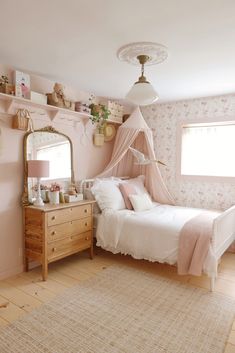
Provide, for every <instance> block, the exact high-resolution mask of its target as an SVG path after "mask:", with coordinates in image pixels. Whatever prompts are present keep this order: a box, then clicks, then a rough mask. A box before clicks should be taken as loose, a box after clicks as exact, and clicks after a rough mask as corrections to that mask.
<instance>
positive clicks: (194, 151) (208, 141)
mask: <svg viewBox="0 0 235 353" xmlns="http://www.w3.org/2000/svg"><path fill="white" fill-rule="evenodd" d="M181 133H182V135H181V136H182V141H181V175H195V176H215V177H235V122H218V123H203V124H187V125H183V126H182V131H181Z"/></svg>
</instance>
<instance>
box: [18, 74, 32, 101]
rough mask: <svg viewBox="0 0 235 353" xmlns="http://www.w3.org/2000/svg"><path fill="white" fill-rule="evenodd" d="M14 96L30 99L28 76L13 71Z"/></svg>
mask: <svg viewBox="0 0 235 353" xmlns="http://www.w3.org/2000/svg"><path fill="white" fill-rule="evenodd" d="M14 84H15V95H16V96H17V97H22V98H27V99H30V76H29V74H26V73H24V72H21V71H17V70H15V71H14Z"/></svg>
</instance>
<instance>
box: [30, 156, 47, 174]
mask: <svg viewBox="0 0 235 353" xmlns="http://www.w3.org/2000/svg"><path fill="white" fill-rule="evenodd" d="M28 177H29V178H47V177H49V161H41V160H31V161H28Z"/></svg>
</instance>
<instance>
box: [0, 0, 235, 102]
mask: <svg viewBox="0 0 235 353" xmlns="http://www.w3.org/2000/svg"><path fill="white" fill-rule="evenodd" d="M0 11H1V29H0V62H1V63H2V64H8V65H11V66H14V67H17V68H19V69H22V70H28V71H31V72H35V73H37V74H40V75H42V76H45V77H47V78H52V79H55V80H57V81H61V82H63V83H65V84H69V85H72V86H75V87H77V88H79V89H81V90H86V91H90V92H93V93H95V94H96V95H99V96H109V97H113V98H123V97H124V96H125V94H126V93H127V91H128V90H129V88H130V86H131V85H132V83H133V82H134V81H135V80H136V79H137V77H138V76H139V68H138V67H136V66H131V65H129V64H127V63H125V62H120V61H119V60H118V59H117V57H116V52H117V50H118V49H119V47H121V46H122V45H125V44H128V43H130V42H136V41H150V42H151V41H152V42H158V43H161V44H164V45H165V46H167V47H168V48H169V57H168V59H167V61H165V62H164V63H162V64H159V65H156V66H151V67H150V66H149V67H146V76H147V78H148V80H149V81H151V83H152V84H153V85H154V86H155V88H156V90H157V91H158V93H159V95H160V97H161V100H162V101H170V100H177V99H184V98H191V97H199V96H211V95H217V94H225V93H233V92H235V1H234V0H145V1H143V0H67V1H65V0H40V1H38V0H20V1H19V0H0Z"/></svg>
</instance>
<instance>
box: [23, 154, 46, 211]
mask: <svg viewBox="0 0 235 353" xmlns="http://www.w3.org/2000/svg"><path fill="white" fill-rule="evenodd" d="M48 176H49V161H41V160H30V161H28V178H37V197H36V200H35V202H34V205H35V206H44V202H43V199H42V197H41V186H40V179H41V178H47V177H48Z"/></svg>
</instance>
